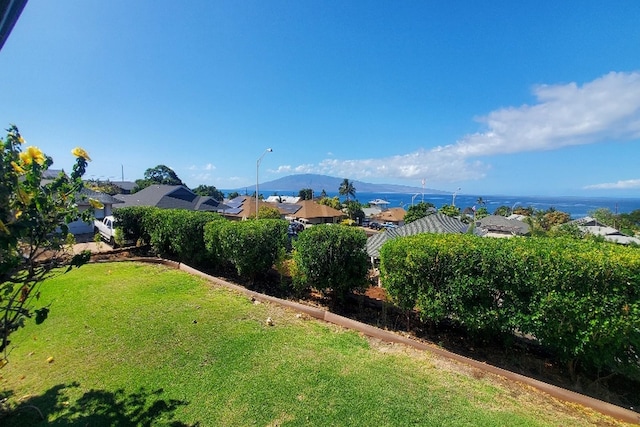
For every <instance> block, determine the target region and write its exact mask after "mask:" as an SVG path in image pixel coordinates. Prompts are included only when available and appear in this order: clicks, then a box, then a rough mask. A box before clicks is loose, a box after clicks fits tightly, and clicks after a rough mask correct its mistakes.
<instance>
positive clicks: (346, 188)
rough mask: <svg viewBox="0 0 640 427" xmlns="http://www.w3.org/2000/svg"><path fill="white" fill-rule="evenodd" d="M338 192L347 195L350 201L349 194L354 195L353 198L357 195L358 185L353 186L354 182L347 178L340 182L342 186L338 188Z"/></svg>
mask: <svg viewBox="0 0 640 427" xmlns="http://www.w3.org/2000/svg"><path fill="white" fill-rule="evenodd" d="M338 194H340V195H341V196H347V201H349V196H353V198H355V197H356V187H354V186H353V182H351V181H349V180H348V179H347V178H345V179H344V181H342V183H341V184H340V188H338Z"/></svg>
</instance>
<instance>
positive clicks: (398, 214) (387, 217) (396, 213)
mask: <svg viewBox="0 0 640 427" xmlns="http://www.w3.org/2000/svg"><path fill="white" fill-rule="evenodd" d="M406 214H407V211H405V210H404V209H403V208H389V209H385V210H383V211H382V212H379V213H377V214H374V215H373V216H371V221H376V222H379V223H381V224H384V223H391V224H395V225H398V226H402V225H404V217H405V215H406Z"/></svg>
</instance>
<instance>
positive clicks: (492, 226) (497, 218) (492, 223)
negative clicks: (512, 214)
mask: <svg viewBox="0 0 640 427" xmlns="http://www.w3.org/2000/svg"><path fill="white" fill-rule="evenodd" d="M477 229H480V230H481V231H482V232H483V233H490V232H497V233H503V234H517V235H524V234H527V233H529V224H527V223H526V222H523V221H518V220H517V219H508V218H505V217H503V216H501V215H489V216H485V217H484V218H482V219H480V220H478V221H476V230H477Z"/></svg>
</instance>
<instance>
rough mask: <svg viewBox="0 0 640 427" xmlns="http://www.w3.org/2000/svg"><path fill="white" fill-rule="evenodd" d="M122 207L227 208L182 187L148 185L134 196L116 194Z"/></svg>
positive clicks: (218, 210) (214, 209) (217, 210)
mask: <svg viewBox="0 0 640 427" xmlns="http://www.w3.org/2000/svg"><path fill="white" fill-rule="evenodd" d="M117 198H118V199H121V200H122V201H124V204H123V205H122V206H118V207H130V206H155V207H157V208H163V209H188V210H205V211H214V212H222V211H223V210H225V209H228V207H227V206H226V205H224V204H222V203H220V202H218V201H217V200H214V199H212V198H211V197H209V196H198V195H197V194H195V193H194V192H193V191H191V190H190V189H188V188H187V187H185V186H184V185H150V186H148V187H147V188H144V189H142V190H140V191H138V192H137V193H134V194H118V195H117Z"/></svg>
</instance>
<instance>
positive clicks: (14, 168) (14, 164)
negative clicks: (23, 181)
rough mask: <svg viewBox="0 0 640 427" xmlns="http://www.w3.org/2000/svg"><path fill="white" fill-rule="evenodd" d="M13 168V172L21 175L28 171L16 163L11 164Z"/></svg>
mask: <svg viewBox="0 0 640 427" xmlns="http://www.w3.org/2000/svg"><path fill="white" fill-rule="evenodd" d="M11 167H12V168H13V170H14V171H15V172H16V173H19V174H20V175H22V174H24V173H25V172H26V171H25V170H24V169H22V167H20V165H18V164H17V163H16V162H11Z"/></svg>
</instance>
